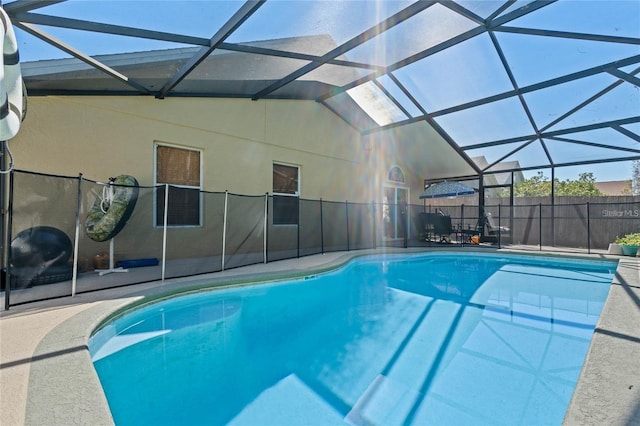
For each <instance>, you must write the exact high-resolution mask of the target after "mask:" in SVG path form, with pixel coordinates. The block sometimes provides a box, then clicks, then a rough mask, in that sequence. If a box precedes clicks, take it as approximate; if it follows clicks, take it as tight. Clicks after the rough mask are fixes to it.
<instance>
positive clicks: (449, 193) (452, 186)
mask: <svg viewBox="0 0 640 426" xmlns="http://www.w3.org/2000/svg"><path fill="white" fill-rule="evenodd" d="M475 192H476V191H475V189H473V188H471V187H470V186H467V185H465V184H462V183H460V182H448V181H444V182H438V183H433V184H431V185H429V187H428V188H427V189H425V190H424V192H423V193H422V195H420V199H425V198H441V197H457V196H458V195H471V194H475Z"/></svg>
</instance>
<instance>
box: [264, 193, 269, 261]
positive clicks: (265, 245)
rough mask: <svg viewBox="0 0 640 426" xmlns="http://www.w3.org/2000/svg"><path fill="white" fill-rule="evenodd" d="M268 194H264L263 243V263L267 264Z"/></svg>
mask: <svg viewBox="0 0 640 426" xmlns="http://www.w3.org/2000/svg"><path fill="white" fill-rule="evenodd" d="M268 215H269V193H268V192H267V193H265V194H264V233H263V234H264V238H263V239H264V242H263V256H264V263H267V229H268V228H267V226H268V224H269V220H268V219H269V216H268Z"/></svg>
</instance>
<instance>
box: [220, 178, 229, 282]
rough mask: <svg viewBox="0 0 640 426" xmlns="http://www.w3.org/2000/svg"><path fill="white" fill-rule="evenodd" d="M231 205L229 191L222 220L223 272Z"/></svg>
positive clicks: (225, 197)
mask: <svg viewBox="0 0 640 426" xmlns="http://www.w3.org/2000/svg"><path fill="white" fill-rule="evenodd" d="M228 205H229V191H228V190H226V189H225V191H224V214H223V216H222V217H223V219H222V270H223V271H224V258H225V253H226V250H227V207H228Z"/></svg>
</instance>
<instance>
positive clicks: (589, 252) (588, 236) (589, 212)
mask: <svg viewBox="0 0 640 426" xmlns="http://www.w3.org/2000/svg"><path fill="white" fill-rule="evenodd" d="M587 254H591V208H590V204H589V202H588V201H587Z"/></svg>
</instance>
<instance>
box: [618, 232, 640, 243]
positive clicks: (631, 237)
mask: <svg viewBox="0 0 640 426" xmlns="http://www.w3.org/2000/svg"><path fill="white" fill-rule="evenodd" d="M615 243H616V244H623V245H627V246H640V232H636V233H633V234H627V235H625V236H624V237H616V240H615Z"/></svg>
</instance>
